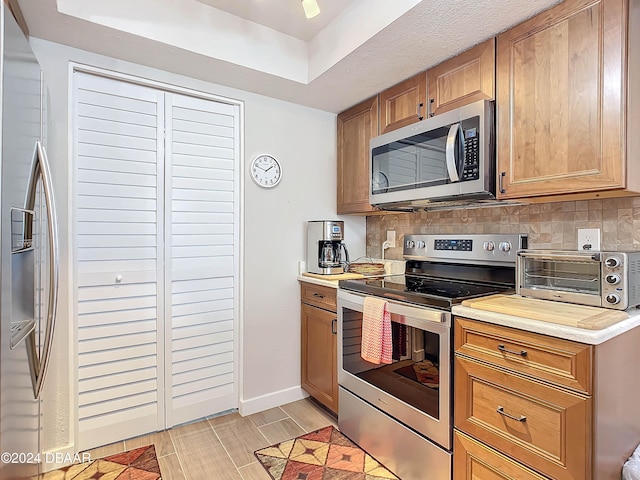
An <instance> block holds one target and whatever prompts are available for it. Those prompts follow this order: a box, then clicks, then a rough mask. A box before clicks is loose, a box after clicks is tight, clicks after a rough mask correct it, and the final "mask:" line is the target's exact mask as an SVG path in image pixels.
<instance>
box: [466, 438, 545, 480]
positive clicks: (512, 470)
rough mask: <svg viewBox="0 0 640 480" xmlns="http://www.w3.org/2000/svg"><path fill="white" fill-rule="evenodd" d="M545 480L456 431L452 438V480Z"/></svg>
mask: <svg viewBox="0 0 640 480" xmlns="http://www.w3.org/2000/svg"><path fill="white" fill-rule="evenodd" d="M476 478H477V479H482V480H546V477H543V476H541V475H538V474H537V473H536V472H534V471H533V470H530V469H528V468H527V467H525V466H524V465H520V464H519V463H517V462H514V461H513V460H511V459H510V458H508V457H506V456H504V455H502V454H501V453H498V452H496V451H495V450H493V449H492V448H489V447H487V446H486V445H484V444H482V443H480V442H478V441H476V440H474V439H473V438H471V437H468V436H466V435H465V434H464V433H460V432H458V431H456V432H455V434H454V436H453V480H473V479H476Z"/></svg>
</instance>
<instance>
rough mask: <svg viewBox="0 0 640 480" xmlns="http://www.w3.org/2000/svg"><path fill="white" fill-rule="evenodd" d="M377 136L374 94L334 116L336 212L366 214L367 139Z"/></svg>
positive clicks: (376, 109)
mask: <svg viewBox="0 0 640 480" xmlns="http://www.w3.org/2000/svg"><path fill="white" fill-rule="evenodd" d="M376 135H378V97H374V98H371V99H369V100H366V101H364V102H362V103H360V104H358V105H356V106H354V107H351V108H350V109H349V110H347V111H345V112H343V113H341V114H340V115H338V214H344V213H370V212H373V211H375V208H373V207H372V206H371V204H370V203H369V140H370V139H371V138H372V137H375V136H376Z"/></svg>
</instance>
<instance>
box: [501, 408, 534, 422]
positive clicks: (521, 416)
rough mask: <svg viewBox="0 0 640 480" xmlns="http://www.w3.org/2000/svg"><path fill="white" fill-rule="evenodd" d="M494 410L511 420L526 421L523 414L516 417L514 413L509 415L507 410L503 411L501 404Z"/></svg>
mask: <svg viewBox="0 0 640 480" xmlns="http://www.w3.org/2000/svg"><path fill="white" fill-rule="evenodd" d="M496 412H498V413H499V414H500V415H504V416H505V417H507V418H510V419H511V420H515V421H516V422H526V421H527V417H525V416H524V415H520V416H519V417H516V416H514V415H510V414H508V413H507V412H505V411H504V407H501V406H499V407H498V409H497V410H496Z"/></svg>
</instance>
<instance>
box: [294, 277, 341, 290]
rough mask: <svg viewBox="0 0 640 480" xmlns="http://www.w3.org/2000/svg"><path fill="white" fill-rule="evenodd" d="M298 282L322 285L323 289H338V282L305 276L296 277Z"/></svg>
mask: <svg viewBox="0 0 640 480" xmlns="http://www.w3.org/2000/svg"><path fill="white" fill-rule="evenodd" d="M298 280H300V281H301V282H307V283H314V284H316V285H323V286H325V287H331V288H338V282H339V280H325V279H324V278H317V277H307V276H306V275H298Z"/></svg>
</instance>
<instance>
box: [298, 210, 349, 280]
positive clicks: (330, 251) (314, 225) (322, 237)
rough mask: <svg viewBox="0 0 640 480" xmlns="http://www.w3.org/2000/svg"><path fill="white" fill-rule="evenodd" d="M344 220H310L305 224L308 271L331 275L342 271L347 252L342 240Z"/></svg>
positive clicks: (347, 260)
mask: <svg viewBox="0 0 640 480" xmlns="http://www.w3.org/2000/svg"><path fill="white" fill-rule="evenodd" d="M343 239H344V222H341V221H335V220H317V221H311V222H309V223H308V225H307V269H308V270H309V272H310V273H319V274H322V275H331V274H338V273H344V271H345V267H346V266H347V264H348V263H349V252H348V251H347V247H346V246H345V245H344V243H343V242H342V241H343Z"/></svg>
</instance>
